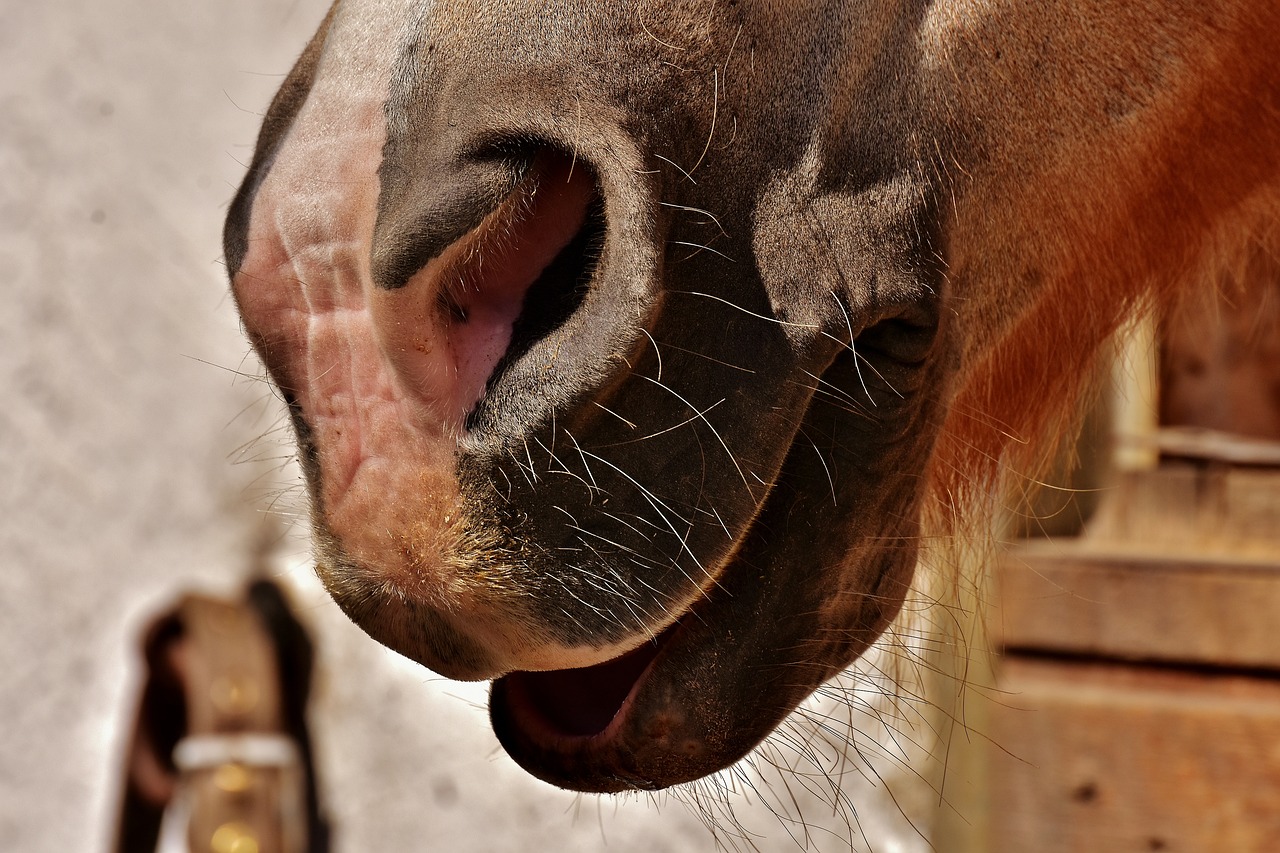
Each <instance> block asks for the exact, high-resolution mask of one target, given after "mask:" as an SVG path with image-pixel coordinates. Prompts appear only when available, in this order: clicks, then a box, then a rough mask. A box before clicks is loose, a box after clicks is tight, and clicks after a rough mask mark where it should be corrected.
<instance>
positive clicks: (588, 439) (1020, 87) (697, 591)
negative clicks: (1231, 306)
mask: <svg viewBox="0 0 1280 853" xmlns="http://www.w3.org/2000/svg"><path fill="white" fill-rule="evenodd" d="M1255 5H1256V8H1253V7H1251V6H1249V5H1248V4H1243V3H1234V4H1223V5H1222V8H1218V9H1211V8H1207V7H1205V6H1195V7H1191V8H1181V6H1180V5H1179V4H1175V3H1156V2H1147V3H1119V2H1116V3H1112V4H1108V3H1105V2H1099V3H1095V4H1093V5H1089V6H1085V7H1078V5H1073V4H1071V3H1069V2H1067V1H1066V0H1063V2H1062V3H1053V2H1037V3H1019V2H1006V3H994V2H992V3H977V2H950V3H947V2H936V3H931V2H919V0H918V1H917V2H906V0H903V2H885V1H884V0H864V2H844V3H840V2H806V1H805V0H789V2H784V0H739V1H738V2H733V0H706V2H692V3H670V2H664V0H639V2H636V1H635V0H633V2H614V1H613V0H597V1H596V2H568V0H565V2H554V0H544V2H531V0H489V2H481V0H469V1H468V0H464V1H463V2H453V3H431V2H424V0H350V1H349V2H347V0H344V2H339V3H338V4H337V5H336V6H335V7H334V9H333V10H332V11H331V12H330V15H329V17H328V18H327V19H326V21H325V23H324V25H323V26H322V28H321V30H320V31H319V33H317V35H316V37H315V39H314V40H313V42H312V43H311V45H310V46H309V47H308V49H307V51H306V52H305V53H304V55H303V56H302V58H301V59H300V60H299V62H298V64H297V66H296V67H295V68H294V70H293V72H292V73H291V75H290V76H289V78H288V80H287V81H286V83H285V85H284V87H283V88H282V90H281V92H280V94H279V95H278V96H277V98H276V100H275V102H274V103H273V104H272V106H271V109H270V111H269V113H268V115H267V119H266V122H265V124H264V127H263V132H262V135H261V137H260V139H259V142H258V149H257V152H256V155H255V158H254V161H253V164H252V166H251V168H250V170H249V175H248V177H247V179H246V181H245V183H244V185H243V187H242V188H241V190H240V193H239V194H238V196H237V197H236V200H235V202H234V204H233V206H232V209H231V213H230V216H229V219H228V223H227V232H226V254H227V260H228V263H229V266H230V269H231V274H232V285H233V289H234V292H235V297H236V301H237V304H238V306H239V308H240V311H241V313H242V316H243V319H244V325H245V328H246V330H247V332H248V334H249V335H250V337H251V339H252V340H253V343H254V346H255V348H256V349H257V351H258V352H259V354H260V355H261V357H262V359H263V361H264V363H265V364H266V367H267V369H268V371H269V373H270V375H271V377H272V379H273V381H274V382H275V383H276V384H277V385H278V386H279V388H280V389H281V391H282V393H283V396H284V398H285V400H286V401H287V403H288V405H289V408H290V412H291V415H292V418H293V422H294V425H295V428H296V431H297V437H298V444H299V450H300V458H301V460H302V463H303V468H304V471H305V473H306V477H307V481H308V485H309V488H310V491H311V495H312V499H313V506H312V517H313V525H314V529H315V533H316V540H317V550H318V554H317V562H318V570H319V573H320V575H321V577H322V578H323V580H324V581H325V583H326V585H327V586H328V588H329V590H330V591H331V593H332V594H333V596H334V598H335V599H336V600H337V602H338V603H339V604H340V605H341V606H342V607H343V608H344V610H346V612H347V613H348V614H349V615H350V616H351V618H352V619H354V620H355V621H356V622H357V623H358V624H359V625H360V626H361V627H362V628H363V629H364V630H366V631H367V632H368V633H369V634H370V635H372V636H373V637H375V638H376V639H378V640H379V641H381V642H383V643H385V644H387V645H388V646H390V647H391V648H393V649H395V650H397V651H399V652H400V653H402V654H404V655H407V656H409V657H410V658H413V659H414V660H417V661H419V662H421V663H422V664H423V665H425V666H427V667H430V668H431V669H433V670H435V671H437V672H439V673H441V674H443V675H446V676H449V677H452V678H460V679H496V680H495V682H494V687H493V692H492V699H491V714H492V719H493V724H494V727H495V730H496V732H497V734H498V736H499V738H500V740H501V741H502V743H503V745H504V747H506V749H507V750H508V752H510V753H511V755H512V756H513V757H514V758H515V759H516V760H517V761H518V762H519V763H520V764H522V765H523V766H524V767H525V768H526V769H528V770H529V771H530V772H532V773H534V774H535V775H537V776H539V777H541V778H543V779H546V780H548V781H550V782H552V783H555V784H557V785H562V786H564V787H568V788H574V789H578V790H586V791H618V790H625V789H634V788H641V789H646V788H658V787H664V786H668V785H672V784H676V783H679V782H683V781H687V780H691V779H696V778H699V777H701V776H703V775H706V774H708V773H711V772H714V771H716V770H718V769H721V768H723V767H725V766H728V765H729V764H731V763H732V762H734V761H736V760H737V759H738V758H740V757H741V756H743V755H744V754H745V753H746V752H748V751H749V750H750V749H751V748H752V747H753V746H754V745H755V744H756V743H758V742H759V741H760V740H761V739H762V738H763V737H765V736H766V735H767V734H768V733H769V732H770V731H771V730H772V729H773V727H774V726H776V725H777V724H778V723H779V721H781V720H782V719H783V718H784V717H785V716H786V715H787V714H789V713H790V712H791V711H792V710H793V709H794V708H795V706H796V705H797V704H798V703H799V702H801V701H802V700H803V699H804V698H805V697H806V696H808V695H809V694H810V693H811V692H812V691H813V690H814V689H815V688H816V687H817V686H819V685H820V684H821V683H822V682H823V681H824V680H826V679H827V678H829V677H831V676H832V675H834V674H835V673H837V672H839V671H840V670H841V669H843V668H844V667H846V666H847V665H848V664H849V663H850V662H851V661H852V660H854V659H855V658H856V657H857V656H858V655H859V654H861V653H862V652H863V651H864V650H865V649H866V648H867V647H868V645H869V644H870V643H872V642H873V641H875V640H876V638H877V637H878V636H879V635H880V634H881V632H882V631H884V629H885V628H886V626H887V625H888V624H889V623H890V622H891V620H893V618H894V617H895V615H896V614H897V612H898V610H899V608H900V606H901V603H902V600H903V597H904V595H905V594H906V591H907V589H908V586H909V584H910V582H911V579H912V572H913V567H914V565H915V562H916V558H917V543H918V541H919V537H920V535H921V521H920V519H921V516H922V509H923V507H924V503H925V501H926V500H927V499H928V497H929V496H930V494H931V491H930V484H933V489H934V491H933V492H932V493H934V494H936V493H937V492H939V491H946V488H944V487H943V486H942V485H940V484H943V483H944V481H945V480H946V478H947V477H948V476H950V475H951V473H952V472H954V471H955V470H958V469H959V468H960V467H962V465H961V454H954V453H953V455H952V456H948V455H947V454H948V453H952V451H950V450H948V448H949V447H954V446H962V445H963V446H965V447H970V448H974V447H977V448H986V451H985V453H986V455H987V456H993V455H997V454H998V453H999V452H1000V446H999V442H1000V441H1001V440H1003V439H1001V438H1000V436H1005V435H1007V434H1008V433H1010V432H1014V431H1016V430H1018V429H1020V428H1023V427H1025V428H1028V429H1030V428H1031V427H1033V426H1034V424H1035V422H1036V420H1035V415H1036V413H1037V412H1039V411H1040V410H1042V409H1044V408H1045V407H1046V406H1047V405H1049V402H1046V401H1053V400H1055V399H1056V398H1057V397H1063V398H1064V399H1065V390H1064V391H1063V394H1058V393H1056V391H1057V390H1060V389H1065V388H1066V387H1067V386H1066V385H1062V386H1059V385H1058V384H1055V383H1057V382H1058V380H1057V378H1056V377H1060V376H1062V375H1064V374H1070V373H1072V372H1073V371H1077V370H1078V369H1080V368H1082V367H1083V365H1084V363H1085V359H1087V356H1088V353H1089V352H1090V351H1092V349H1093V348H1094V347H1095V346H1096V344H1097V343H1098V341H1100V340H1101V339H1102V338H1103V337H1105V335H1106V334H1107V333H1108V332H1109V331H1110V329H1111V328H1112V327H1113V326H1114V324H1115V322H1116V321H1117V320H1118V318H1119V316H1120V314H1121V313H1122V311H1123V309H1124V306H1125V304H1126V303H1127V302H1129V301H1131V300H1132V299H1133V298H1135V295H1136V293H1137V292H1138V291H1137V288H1138V287H1139V284H1133V283H1131V282H1139V283H1140V282H1142V281H1149V280H1153V279H1155V278H1158V277H1159V276H1160V275H1171V274H1172V273H1173V272H1175V271H1176V270H1177V269H1179V268H1181V267H1183V266H1186V265H1187V264H1189V263H1190V262H1191V261H1192V260H1193V258H1194V256H1195V255H1196V253H1197V252H1199V251H1200V250H1201V249H1202V248H1203V247H1204V246H1206V245H1207V244H1206V243H1205V240H1203V239H1201V238H1200V237H1199V236H1198V235H1201V234H1204V233H1209V232H1211V231H1213V229H1217V232H1214V233H1218V232H1221V231H1223V230H1224V229H1226V230H1229V231H1232V232H1243V231H1244V229H1246V228H1247V227H1249V225H1250V223H1249V222H1246V221H1245V216H1244V214H1243V213H1242V212H1241V211H1242V210H1244V209H1245V207H1247V204H1246V202H1250V200H1256V199H1257V198H1259V197H1261V196H1267V197H1269V198H1274V191H1273V190H1274V187H1275V185H1276V164H1275V162H1274V151H1275V150H1276V147H1275V145H1276V142H1277V140H1278V139H1280V131H1278V130H1277V123H1278V120H1277V115H1280V104H1278V103H1277V101H1278V99H1277V95H1276V91H1275V85H1276V84H1275V80H1276V75H1275V74H1274V73H1273V72H1274V71H1275V68H1274V63H1275V59H1274V57H1275V56H1277V55H1280V53H1278V52H1277V50H1276V49H1275V48H1276V46H1275V45H1274V44H1273V43H1268V39H1270V40H1272V41H1274V37H1273V36H1269V35H1265V33H1274V32H1277V31H1278V30H1277V26H1276V25H1277V24H1280V21H1277V20H1276V18H1277V13H1275V12H1273V11H1271V10H1270V9H1268V8H1263V6H1264V4H1261V3H1259V4H1255ZM1137 34H1140V35H1141V38H1138V37H1137ZM1246 114H1251V115H1261V116H1262V118H1261V119H1259V120H1257V121H1256V122H1255V123H1254V124H1253V125H1251V127H1250V130H1249V132H1247V133H1245V132H1242V127H1243V126H1244V123H1245V121H1246V120H1245V118H1244V116H1245V115H1246ZM1171 176H1177V180H1174V179H1173V178H1172V177H1171ZM1250 209H1252V208H1250ZM1153 212H1154V214H1155V215H1153ZM1171 247H1176V250H1175V248H1171ZM1126 288H1128V289H1126ZM1068 294H1069V295H1068ZM1086 303H1087V304H1088V305H1089V306H1090V308H1089V310H1087V311H1086V310H1084V309H1083V308H1082V307H1081V306H1082V305H1083V304H1086ZM1011 359H1016V360H1015V361H1011ZM1011 364H1012V365H1013V367H1014V369H1012V370H1011V369H1010V365H1011ZM1028 387H1030V388H1034V389H1036V392H1035V393H1033V394H1028V393H1027V392H1026V388H1028ZM1028 397H1031V398H1035V399H1038V400H1040V402H1039V404H1038V408H1037V405H1034V400H1032V402H1030V403H1029V402H1027V398H1028ZM958 413H959V414H958ZM975 413H976V415H975ZM958 418H960V419H963V420H964V422H965V423H974V422H976V423H980V424H982V425H984V426H986V427H987V432H986V433H981V434H974V435H967V434H966V433H965V429H964V428H963V427H962V426H957V419H958ZM992 424H994V425H996V426H991V425H992ZM992 436H995V437H994V438H993V437H992ZM984 442H985V443H984ZM940 472H942V473H940ZM974 476H978V475H977V474H976V473H974Z"/></svg>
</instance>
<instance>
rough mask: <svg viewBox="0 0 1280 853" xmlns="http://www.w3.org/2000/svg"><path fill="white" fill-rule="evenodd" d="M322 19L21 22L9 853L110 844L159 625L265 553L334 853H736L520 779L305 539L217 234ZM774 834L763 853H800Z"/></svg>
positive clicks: (311, 2)
mask: <svg viewBox="0 0 1280 853" xmlns="http://www.w3.org/2000/svg"><path fill="white" fill-rule="evenodd" d="M324 6H325V3H324V2H323V0H221V1H220V2H194V0H178V2H158V0H59V2H56V3H36V2H30V0H0V294H3V297H4V298H3V299H0V453H2V454H3V455H2V457H0V458H2V459H3V461H2V462H0V466H2V467H0V703H3V707H0V720H2V721H3V724H0V846H2V847H4V848H5V849H8V850H23V851H59V853H66V851H93V850H102V849H105V848H106V846H107V844H108V838H109V836H110V833H111V830H112V824H113V821H114V817H115V812H116V809H117V807H118V802H117V798H118V789H117V780H118V775H119V763H120V759H121V753H122V751H123V748H124V738H125V736H126V725H127V722H128V719H129V717H130V715H131V714H132V712H133V703H134V701H135V695H134V694H135V691H136V690H137V688H138V683H139V678H140V673H139V670H138V667H137V662H136V647H137V641H138V638H139V635H140V632H141V630H142V628H143V625H144V624H145V621H146V619H147V618H148V616H149V615H151V614H152V613H154V612H155V611H156V610H157V609H159V608H161V607H163V606H164V605H166V604H167V603H169V602H170V601H171V600H172V599H173V597H174V596H175V595H176V594H178V593H179V592H180V591H185V590H189V589H199V590H207V591H214V592H226V591H229V590H231V589H233V588H235V587H236V586H238V584H239V583H240V582H241V581H242V579H243V577H244V576H245V573H246V572H247V571H248V569H249V567H250V565H251V563H252V562H253V555H254V553H255V549H257V548H258V546H259V543H261V542H262V541H263V539H264V536H266V537H267V540H268V541H269V542H271V543H272V547H271V553H270V555H269V562H268V565H269V567H270V572H271V574H272V575H273V576H275V577H276V578H277V579H279V580H282V581H283V582H284V583H285V584H286V586H287V588H288V591H289V592H290V595H291V597H292V599H293V601H294V602H295V604H296V605H297V606H298V608H299V610H300V611H301V616H302V618H303V619H304V620H306V621H307V623H308V624H309V625H310V627H311V629H312V632H313V634H314V635H315V639H316V642H317V645H318V654H319V659H320V660H319V667H320V670H319V673H318V687H317V693H316V696H315V707H314V716H315V719H314V727H315V737H316V740H317V749H318V751H319V759H320V762H321V769H322V771H323V778H322V785H323V793H324V797H325V802H326V804H327V808H328V811H329V813H330V815H331V816H332V818H333V820H334V824H335V832H336V840H337V847H336V849H337V850H339V851H374V850H379V851H402V850H403V851H408V850H450V851H469V850H474V851H491V850H525V851H540V850H603V849H608V850H611V851H631V850H635V851H655V852H656V851H664V850H670V851H685V850H710V849H714V847H715V845H714V843H713V841H712V838H711V836H710V835H709V834H708V833H707V832H706V830H705V829H704V828H703V827H702V826H701V824H700V821H699V818H698V817H697V816H696V815H695V814H693V813H692V812H691V811H689V810H688V809H686V808H685V807H683V806H682V805H680V804H678V803H674V802H670V801H668V800H666V799H665V798H658V799H656V800H650V799H649V798H634V799H629V800H628V799H623V800H613V799H605V800H599V799H596V798H593V797H578V796H576V795H573V794H568V793H565V792H561V791H556V790H553V789H551V788H549V787H547V786H545V785H542V784H541V783H538V782H536V781H534V780H532V779H530V778H529V777H527V776H525V775H524V774H523V772H521V771H520V770H518V769H517V768H516V767H515V766H514V765H513V764H512V763H511V762H510V761H509V760H508V759H507V758H506V757H505V755H504V754H503V753H502V752H501V750H500V749H499V748H498V746H497V744H496V742H495V741H494V739H493V737H492V735H491V734H490V732H489V728H488V723H487V718H486V714H485V712H484V710H483V703H484V687H483V686H476V685H458V684H450V683H445V682H443V681H442V680H441V679H438V678H436V677H435V676H433V675H432V674H431V673H429V672H427V671H425V670H423V669H421V668H419V667H416V666H414V665H412V664H409V663H407V662H405V661H403V660H402V659H399V658H397V657H395V656H394V655H392V654H391V653H390V652H388V651H386V650H384V649H383V648H381V647H380V646H377V645H376V644H374V643H372V642H371V641H368V640H367V639H366V638H365V637H364V636H363V635H362V634H360V632H359V631H358V630H356V629H355V628H354V627H352V626H351V625H350V624H349V623H347V621H346V620H345V618H343V617H342V616H341V614H339V613H338V612H337V611H336V608H335V607H334V606H333V605H332V604H331V603H330V602H329V600H328V598H327V597H326V596H325V595H324V593H323V591H322V590H320V588H319V586H318V583H317V582H316V581H315V580H314V578H313V577H312V575H311V571H310V567H309V565H308V546H307V542H306V539H305V534H304V533H302V532H300V530H301V528H296V529H292V530H289V529H286V528H287V519H288V518H290V517H292V516H296V514H297V513H298V512H299V511H300V510H301V509H302V508H303V503H302V499H301V492H300V487H299V486H298V482H297V479H296V475H295V473H294V472H293V470H292V468H291V467H290V466H289V458H290V455H291V448H290V447H289V446H288V435H287V431H285V430H284V428H283V422H282V421H281V420H280V416H279V411H278V408H277V406H276V401H275V398H274V397H273V396H272V394H271V393H270V391H269V389H268V388H267V387H266V386H265V385H264V384H263V383H262V382H260V381H257V380H256V379H254V377H256V376H258V375H259V373H260V369H259V367H258V365H257V363H256V361H255V360H254V359H253V357H252V356H251V355H250V354H249V350H248V346H247V345H246V343H245V342H244V340H243V339H242V337H241V336H240V333H239V329H238V324H237V320H236V317H235V313H234V310H233V305H232V303H231V300H230V297H229V295H228V289H227V284H226V280H225V275H224V270H223V267H222V264H221V260H220V255H221V248H220V230H221V221H222V217H223V214H224V211H225V207H226V204H227V202H228V200H229V199H230V197H231V195H232V193H233V191H234V189H235V186H236V184H237V182H238V181H239V179H240V177H241V175H242V174H243V171H244V164H245V163H247V161H248V158H249V156H250V152H251V145H252V143H253V140H254V138H255V135H256V132H257V124H258V121H259V114H260V111H261V110H262V109H263V108H264V107H265V104H266V103H267V101H268V99H269V98H270V95H271V93H272V92H273V91H274V89H275V87H276V86H277V85H278V84H279V82H280V80H281V79H282V77H283V75H284V73H285V72H286V71H287V70H288V68H289V67H290V65H291V64H292V61H293V58H294V56H295V55H296V53H297V52H298V51H300V50H301V48H302V46H303V44H304V43H305V41H306V39H307V38H308V37H309V35H310V33H311V32H312V30H313V29H314V27H315V25H316V23H317V22H318V20H319V19H320V17H321V16H322V15H323V13H324ZM268 508H274V509H275V510H277V511H278V512H279V513H280V514H278V515H270V514H268V513H267V510H268ZM264 531H265V532H264ZM854 775H857V774H854ZM864 775H866V776H867V777H868V779H869V782H868V783H867V787H868V788H872V787H876V776H875V774H874V773H871V772H865V771H864ZM800 787H801V790H799V791H798V792H796V793H795V794H794V795H795V796H797V797H799V798H801V799H803V798H804V796H805V793H804V791H803V790H802V788H803V786H800ZM780 796H782V797H784V798H790V797H791V796H792V793H790V792H784V793H782V794H780ZM855 799H856V802H857V803H858V805H859V807H860V815H861V819H862V821H863V826H864V828H865V830H866V832H867V834H868V836H869V837H870V838H871V839H872V840H875V839H879V840H880V845H881V846H879V847H878V849H879V850H882V851H893V850H903V851H906V850H916V849H920V848H921V847H922V846H923V840H922V839H921V838H920V837H919V836H917V835H915V834H914V833H913V832H911V831H910V830H909V829H907V830H904V829H902V826H901V824H902V823H903V821H902V819H901V817H900V815H899V814H898V811H897V808H896V807H895V806H894V805H893V804H892V803H891V801H890V800H889V799H888V798H887V797H885V796H884V795H883V791H880V792H879V793H875V792H872V793H867V794H866V795H865V796H864V795H859V796H858V797H856V798H855ZM737 803H738V804H737V805H736V806H735V808H740V809H741V810H742V811H743V812H747V811H749V810H750V809H749V807H748V806H746V805H745V804H743V802H742V801H741V799H739V800H738V801H737ZM759 810H761V811H763V812H764V813H765V819H764V821H763V823H762V824H761V827H762V829H761V830H760V831H761V832H762V833H763V834H762V836H761V837H759V838H757V839H755V844H756V846H757V847H758V849H761V850H773V849H778V850H784V849H796V847H797V842H796V841H795V840H793V838H792V835H793V834H794V835H795V836H796V837H798V838H800V839H801V843H805V841H804V838H805V834H806V830H805V829H804V828H803V827H796V826H790V827H788V826H786V825H784V824H782V823H780V822H779V821H777V820H776V819H773V818H772V817H771V816H769V815H768V812H769V809H768V808H767V807H765V808H763V809H759ZM819 811H821V809H819ZM826 811H827V812H828V814H827V818H828V819H829V820H831V821H834V824H835V825H836V826H837V827H838V830H837V833H836V835H826V834H823V832H822V831H815V833H814V834H811V835H810V837H809V840H808V843H809V844H810V845H811V846H813V847H816V848H818V849H846V850H847V849H849V842H848V841H847V840H841V838H842V837H843V838H847V837H849V836H850V835H851V834H852V835H853V836H855V837H859V838H860V837H861V831H860V830H857V829H852V830H851V829H850V828H849V826H848V823H847V821H848V818H847V817H846V816H845V815H842V814H833V811H838V810H832V809H830V808H829V807H828V808H827V809H826ZM815 817H817V818H821V817H822V815H821V814H819V815H815ZM894 838H897V839H899V840H898V841H888V842H886V841H885V840H884V839H894ZM862 843H863V842H862V841H858V844H859V846H860V845H861V844H862ZM886 845H887V846H886Z"/></svg>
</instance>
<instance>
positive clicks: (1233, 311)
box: [1160, 250, 1280, 441]
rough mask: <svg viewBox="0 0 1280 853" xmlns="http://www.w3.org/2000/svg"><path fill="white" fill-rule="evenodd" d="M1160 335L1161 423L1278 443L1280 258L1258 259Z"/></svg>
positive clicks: (1262, 255) (1170, 320) (1256, 255)
mask: <svg viewBox="0 0 1280 853" xmlns="http://www.w3.org/2000/svg"><path fill="white" fill-rule="evenodd" d="M1232 279H1234V280H1232ZM1161 331H1162V332H1163V334H1162V336H1161V351H1160V423H1162V424H1166V425H1179V426H1188V427H1200V428H1204V429H1210V430H1220V431H1225V432H1231V433H1235V434H1237V435H1241V436H1253V437H1255V438H1269V439H1272V440H1273V441H1274V440H1280V370H1278V369H1277V365H1280V258H1276V257H1273V256H1272V255H1271V254H1270V253H1268V252H1265V251H1261V250H1258V251H1255V252H1253V253H1252V254H1251V255H1250V256H1249V258H1248V259H1247V261H1246V262H1245V263H1244V264H1243V265H1242V266H1241V268H1240V269H1238V270H1236V271H1234V275H1229V276H1227V277H1226V280H1225V281H1223V282H1222V286H1221V287H1220V288H1219V289H1217V290H1215V291H1211V292H1209V293H1208V294H1207V295H1206V297H1205V298H1204V300H1202V301H1201V300H1192V301H1191V302H1189V303H1188V304H1187V305H1185V306H1183V309H1182V310H1181V311H1178V312H1176V313H1174V314H1173V315H1171V316H1169V317H1166V318H1165V322H1164V324H1163V328H1162V330H1161Z"/></svg>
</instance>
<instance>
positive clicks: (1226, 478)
mask: <svg viewBox="0 0 1280 853" xmlns="http://www.w3.org/2000/svg"><path fill="white" fill-rule="evenodd" d="M1084 538H1085V539H1086V540H1087V541H1088V543H1090V544H1091V545H1094V546H1097V547H1105V548H1108V549H1111V550H1124V549H1127V550H1132V551H1139V552H1142V553H1146V554H1167V555H1170V556H1174V557H1176V556H1180V555H1185V554H1186V553H1187V552H1188V551H1196V552H1201V553H1205V554H1209V553H1212V554H1224V555H1228V556H1232V557H1250V558H1254V559H1271V560H1274V561H1276V562H1280V471H1277V470H1275V469H1270V468H1247V467H1237V466H1231V465H1225V464H1219V463H1200V464H1192V463H1186V462H1183V463H1174V462H1166V463H1164V464H1162V465H1161V466H1160V467H1159V468H1158V469H1155V470H1152V471H1143V472H1128V473H1124V474H1121V475H1120V476H1119V477H1118V478H1117V480H1116V482H1115V485H1114V486H1113V487H1111V488H1108V489H1107V490H1106V491H1105V493H1104V497H1103V499H1102V501H1101V503H1100V505H1099V507H1098V512H1097V514H1096V515H1095V516H1094V517H1093V519H1092V520H1090V522H1089V525H1088V529H1087V533H1086V536H1085V537H1084Z"/></svg>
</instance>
